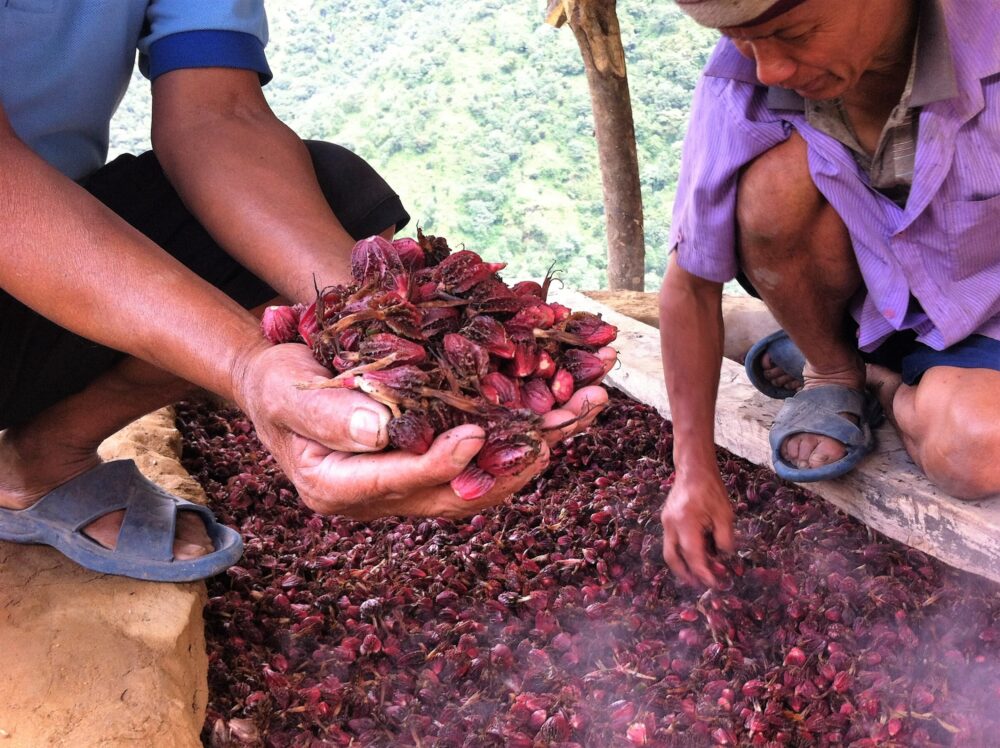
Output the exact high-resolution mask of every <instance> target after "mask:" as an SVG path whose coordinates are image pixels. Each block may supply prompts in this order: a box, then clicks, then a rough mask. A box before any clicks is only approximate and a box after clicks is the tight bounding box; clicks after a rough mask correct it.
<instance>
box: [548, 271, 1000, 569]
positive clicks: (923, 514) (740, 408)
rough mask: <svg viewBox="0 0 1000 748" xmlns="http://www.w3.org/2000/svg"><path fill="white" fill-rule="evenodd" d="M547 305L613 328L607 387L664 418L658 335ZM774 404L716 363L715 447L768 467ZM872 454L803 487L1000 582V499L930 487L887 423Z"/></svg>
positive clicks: (578, 297) (576, 301)
mask: <svg viewBox="0 0 1000 748" xmlns="http://www.w3.org/2000/svg"><path fill="white" fill-rule="evenodd" d="M550 296H551V297H552V298H553V300H555V301H558V302H559V303H561V304H565V305H566V306H568V307H569V308H570V309H573V310H587V311H591V312H597V313H600V314H601V315H602V316H603V317H604V319H606V320H607V321H608V322H611V323H612V324H614V325H617V326H618V328H619V334H618V341H617V342H616V343H615V345H616V347H618V349H619V355H620V359H621V366H620V367H618V368H616V369H615V370H613V371H612V372H611V373H610V374H609V375H608V383H609V384H611V385H612V386H614V387H616V388H618V389H620V390H622V391H623V392H625V393H626V394H628V395H629V396H630V397H633V398H635V399H636V400H639V401H640V402H643V403H646V404H647V405H651V406H653V407H655V408H656V409H657V410H658V411H659V412H660V413H661V414H662V415H663V417H664V418H667V419H669V418H670V404H669V402H668V400H667V395H666V388H665V386H664V383H663V366H662V363H661V361H660V342H659V333H658V331H657V330H656V329H655V328H653V327H650V326H649V325H645V324H643V323H641V322H638V321H636V320H634V319H632V318H631V317H627V316H625V315H623V314H619V313H618V312H616V311H615V310H613V309H611V308H610V307H608V306H606V305H604V304H601V303H599V302H597V301H594V300H593V299H591V298H589V297H587V296H585V295H583V294H581V293H577V292H574V291H570V290H567V289H552V290H551V292H550ZM779 406H780V403H778V401H775V400H771V399H769V398H767V397H765V396H764V395H762V394H761V393H759V392H758V391H757V390H756V389H755V388H754V387H753V385H751V384H750V382H749V380H748V379H747V378H746V374H745V373H744V371H743V367H742V366H740V365H739V364H737V363H734V362H732V361H729V360H728V359H723V361H722V376H721V379H720V382H719V399H718V406H717V408H716V415H715V438H716V443H717V444H718V445H719V446H721V447H723V448H725V449H727V450H729V451H730V452H732V453H733V454H736V455H738V456H740V457H743V458H745V459H747V460H749V461H750V462H753V463H755V464H757V465H770V464H771V457H770V448H769V447H768V443H767V432H768V429H769V428H770V424H771V422H772V421H773V419H774V416H775V415H776V414H777V411H778V408H779ZM877 438H878V444H879V446H878V449H877V450H876V452H875V453H873V454H872V455H870V456H869V457H868V458H867V459H866V460H865V461H864V462H863V463H862V464H861V465H860V466H859V467H858V468H857V469H855V470H854V471H853V472H851V473H850V474H849V475H846V476H844V477H843V478H839V479H837V480H834V481H821V482H817V483H809V484H803V487H804V488H806V489H808V490H809V491H811V492H813V493H815V494H817V495H818V496H822V497H823V498H824V499H826V500H827V501H829V502H830V503H832V504H834V505H835V506H837V507H839V508H840V509H842V510H844V511H845V512H847V513H848V514H850V515H852V516H854V517H856V518H857V519H859V520H861V521H862V522H864V523H865V524H867V525H869V526H870V527H872V528H874V529H875V530H878V531H879V532H881V533H884V534H885V535H888V536H889V537H891V538H894V539H895V540H899V541H901V542H903V543H906V544H907V545H909V546H912V547H913V548H917V549H919V550H921V551H925V552H927V553H929V554H930V555H932V556H935V557H937V558H939V559H941V560H942V561H944V562H945V563H948V564H951V565H952V566H955V567H958V568H960V569H964V570H966V571H970V572H973V573H975V574H979V575H982V576H984V577H987V578H989V579H992V580H994V581H997V582H1000V500H998V499H990V500H986V501H979V502H966V501H960V500H958V499H955V498H952V497H950V496H948V495H946V494H944V493H943V492H941V491H940V490H939V489H937V488H936V487H935V486H933V485H932V484H931V483H930V482H929V481H928V480H927V479H926V478H925V477H924V476H923V475H922V474H921V473H920V472H919V470H918V469H917V468H916V466H915V465H914V464H913V462H912V461H911V460H910V458H909V456H908V455H907V454H906V450H905V449H904V448H903V446H902V444H901V443H900V440H899V437H898V436H897V434H896V432H895V430H894V429H893V428H892V427H891V426H888V425H885V426H883V427H881V428H880V429H879V430H878V432H877Z"/></svg>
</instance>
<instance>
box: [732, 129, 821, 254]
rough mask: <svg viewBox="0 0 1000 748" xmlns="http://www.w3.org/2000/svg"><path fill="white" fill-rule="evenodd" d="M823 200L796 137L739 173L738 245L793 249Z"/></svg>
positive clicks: (818, 210)
mask: <svg viewBox="0 0 1000 748" xmlns="http://www.w3.org/2000/svg"><path fill="white" fill-rule="evenodd" d="M825 205H826V201H825V200H824V198H823V196H822V195H821V194H820V192H819V190H817V189H816V185H815V184H813V181H812V176H811V175H810V174H809V163H808V155H807V151H806V143H805V141H804V140H803V139H802V138H801V136H799V135H798V134H795V133H793V134H792V136H791V137H790V138H789V139H788V140H786V141H785V142H784V143H781V144H779V145H776V146H775V147H774V148H772V149H771V150H769V151H767V152H766V153H764V154H762V155H761V156H758V157H757V159H755V160H754V161H753V162H752V163H751V164H750V165H749V166H748V167H747V168H746V169H745V170H744V171H743V173H742V174H741V176H740V179H739V183H738V185H737V192H736V223H737V227H738V231H739V238H740V244H741V246H746V245H750V246H752V247H769V248H777V249H780V248H783V247H787V248H792V247H794V246H796V245H798V244H800V242H801V238H802V236H803V235H804V234H805V232H806V231H807V230H808V228H809V227H810V226H812V225H814V223H815V220H816V217H817V215H818V213H819V212H820V211H821V210H822V209H823V207H824V206H825Z"/></svg>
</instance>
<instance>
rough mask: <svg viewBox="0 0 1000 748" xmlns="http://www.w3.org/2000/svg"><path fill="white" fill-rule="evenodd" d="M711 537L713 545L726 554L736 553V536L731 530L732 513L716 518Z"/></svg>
mask: <svg viewBox="0 0 1000 748" xmlns="http://www.w3.org/2000/svg"><path fill="white" fill-rule="evenodd" d="M712 539H713V540H714V541H715V547H716V548H717V549H718V550H719V551H720V552H721V553H724V554H726V555H729V554H732V553H736V537H735V534H734V532H733V518H732V513H731V512H730V515H729V516H728V517H725V518H721V519H719V518H716V519H715V522H714V525H713V527H712Z"/></svg>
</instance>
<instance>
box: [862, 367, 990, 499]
mask: <svg viewBox="0 0 1000 748" xmlns="http://www.w3.org/2000/svg"><path fill="white" fill-rule="evenodd" d="M868 381H869V385H870V386H871V388H872V390H873V391H874V392H875V393H876V394H877V395H878V398H879V401H880V402H881V403H882V407H883V409H884V410H885V412H886V413H887V414H888V416H889V420H890V421H891V422H892V424H893V425H894V426H895V427H896V429H897V431H899V435H900V438H901V439H902V441H903V445H904V446H905V447H906V451H907V452H908V453H909V455H910V457H911V458H912V459H913V461H914V462H915V463H916V464H917V466H918V467H919V468H920V469H921V470H922V471H923V472H924V474H925V475H927V477H928V478H930V480H932V481H933V482H934V483H935V484H937V485H938V486H939V487H940V488H942V489H943V490H944V491H946V492H947V493H948V494H950V495H952V496H955V497H956V498H960V499H981V498H983V497H986V496H991V495H994V494H997V493H1000V430H998V429H997V428H996V424H997V421H998V419H1000V405H998V404H997V399H996V393H997V392H998V391H1000V389H998V388H1000V371H994V370H992V369H961V368H957V367H953V366H935V367H934V368H932V369H929V370H928V371H927V373H926V374H924V376H923V378H922V379H921V380H920V382H919V383H918V384H917V385H915V386H910V385H907V384H903V382H902V379H901V378H900V376H899V375H898V374H896V373H895V372H892V371H889V370H888V369H885V368H883V367H881V366H874V365H871V364H870V365H869V366H868Z"/></svg>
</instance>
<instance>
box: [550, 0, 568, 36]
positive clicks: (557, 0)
mask: <svg viewBox="0 0 1000 748" xmlns="http://www.w3.org/2000/svg"><path fill="white" fill-rule="evenodd" d="M568 20H569V15H568V13H567V11H566V0H549V7H548V8H546V9H545V23H547V24H549V26H555V27H556V28H557V29H558V28H562V26H564V25H565V24H566V21H568Z"/></svg>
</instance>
